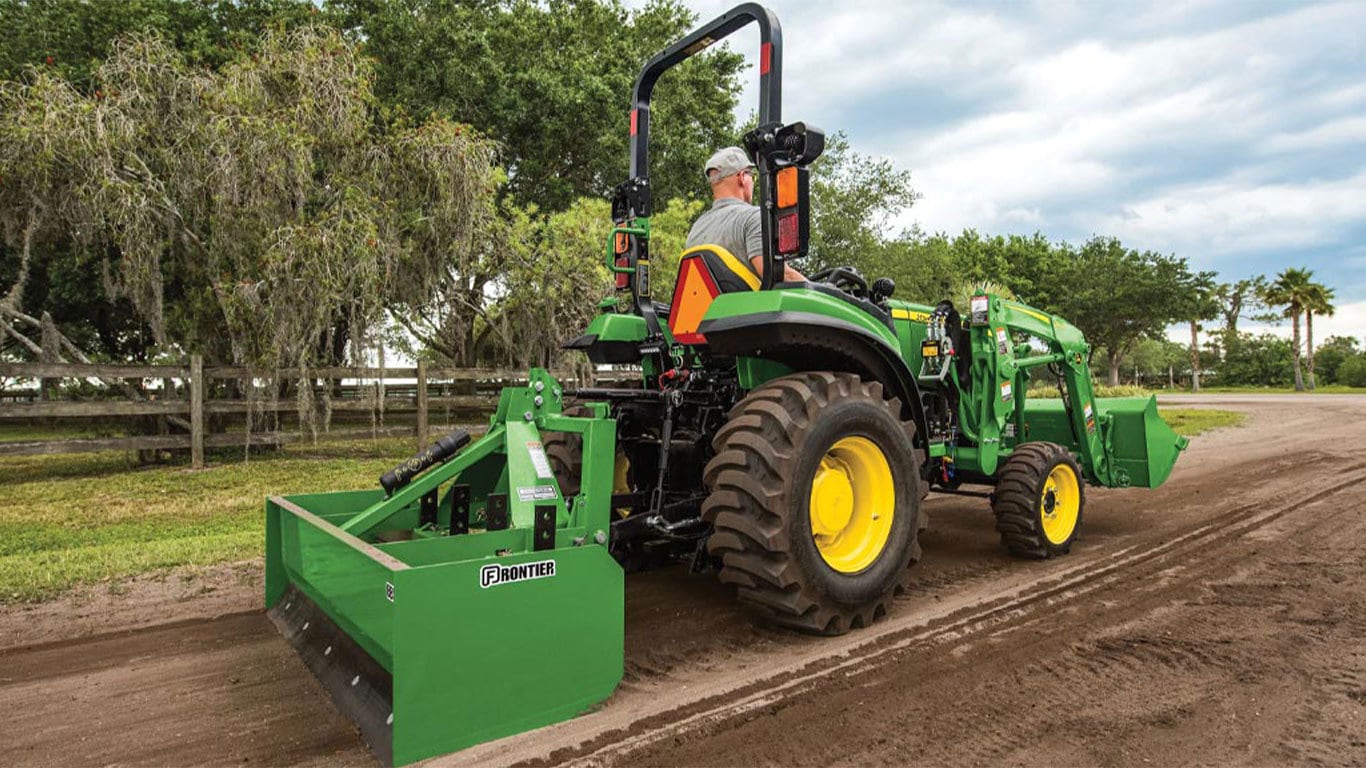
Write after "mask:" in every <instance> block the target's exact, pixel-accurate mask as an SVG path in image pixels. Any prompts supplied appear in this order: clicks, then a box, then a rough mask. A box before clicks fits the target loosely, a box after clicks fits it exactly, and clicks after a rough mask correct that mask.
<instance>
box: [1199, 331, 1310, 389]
mask: <svg viewBox="0 0 1366 768" xmlns="http://www.w3.org/2000/svg"><path fill="white" fill-rule="evenodd" d="M1293 356H1294V353H1293V351H1292V348H1291V342H1290V340H1289V339H1282V338H1280V337H1279V336H1275V335H1272V334H1269V333H1266V334H1261V335H1258V336H1254V335H1252V334H1250V333H1242V334H1239V335H1238V339H1237V343H1235V344H1234V345H1233V346H1232V347H1231V348H1229V349H1227V350H1225V358H1224V361H1223V364H1222V365H1221V366H1220V369H1219V375H1218V379H1217V382H1218V385H1219V386H1240V385H1252V386H1272V387H1278V386H1284V385H1286V384H1290V383H1293V382H1294V380H1295V378H1294V360H1293Z"/></svg>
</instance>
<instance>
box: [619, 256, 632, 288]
mask: <svg viewBox="0 0 1366 768" xmlns="http://www.w3.org/2000/svg"><path fill="white" fill-rule="evenodd" d="M617 266H618V267H627V266H630V260H629V259H627V258H626V257H625V256H622V257H621V258H619V259H617ZM630 277H631V273H630V272H618V273H617V287H618V288H626V287H627V285H628V283H627V280H629V279H630Z"/></svg>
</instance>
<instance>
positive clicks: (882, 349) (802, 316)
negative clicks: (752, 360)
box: [698, 310, 929, 446]
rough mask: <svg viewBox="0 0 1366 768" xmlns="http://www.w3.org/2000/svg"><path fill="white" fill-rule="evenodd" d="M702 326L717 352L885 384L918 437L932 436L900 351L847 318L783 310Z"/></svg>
mask: <svg viewBox="0 0 1366 768" xmlns="http://www.w3.org/2000/svg"><path fill="white" fill-rule="evenodd" d="M698 330H699V331H700V332H701V333H702V334H704V335H705V336H706V337H707V345H708V347H710V349H711V351H712V352H713V353H716V354H722V355H735V356H748V357H759V358H764V359H767V360H773V361H776V362H779V363H782V364H784V365H786V366H788V367H789V368H791V369H792V370H794V371H846V372H849V373H856V374H858V375H859V376H861V377H863V378H864V379H866V380H868V381H877V382H881V383H882V385H883V386H884V387H886V388H887V389H888V390H889V391H890V392H891V393H892V394H895V395H896V396H897V397H898V398H899V399H900V400H901V416H902V418H903V419H910V420H912V421H914V422H915V425H916V427H917V429H916V441H917V444H918V445H922V446H923V443H924V441H925V435H927V434H929V430H928V426H929V425H928V424H926V423H925V410H924V407H923V405H922V404H921V402H920V387H919V386H918V385H917V384H916V380H915V375H914V374H913V373H911V371H910V369H909V368H908V367H907V366H906V363H905V361H904V360H903V359H902V357H901V354H900V352H899V351H898V350H897V349H896V348H895V347H893V346H892V345H891V344H889V343H888V342H887V341H886V340H885V339H883V338H881V337H879V336H878V335H877V334H874V333H872V332H871V331H869V330H868V329H866V328H862V327H860V326H858V325H855V324H854V323H851V322H849V321H847V320H841V319H839V318H832V317H830V316H828V315H821V314H815V313H811V312H797V311H790V310H778V311H774V312H755V313H750V314H743V315H732V316H730V317H721V318H716V319H712V320H704V321H703V322H702V324H701V326H700V327H699V328H698Z"/></svg>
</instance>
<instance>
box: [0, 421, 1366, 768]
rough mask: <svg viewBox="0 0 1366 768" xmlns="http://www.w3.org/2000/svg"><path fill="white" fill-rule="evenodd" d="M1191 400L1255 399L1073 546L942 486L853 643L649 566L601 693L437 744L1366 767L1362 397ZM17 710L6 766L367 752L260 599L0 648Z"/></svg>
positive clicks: (1, 750) (1103, 496)
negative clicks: (890, 600)
mask: <svg viewBox="0 0 1366 768" xmlns="http://www.w3.org/2000/svg"><path fill="white" fill-rule="evenodd" d="M1174 404H1175V403H1174ZM1179 404H1182V405H1184V404H1191V405H1195V404H1200V405H1209V404H1213V405H1216V406H1217V407H1227V408H1234V409H1239V410H1245V411H1247V412H1248V413H1249V414H1250V415H1251V417H1250V419H1249V423H1248V425H1247V426H1245V427H1243V428H1239V429H1230V430H1222V431H1217V432H1214V433H1210V434H1208V435H1205V436H1202V437H1201V438H1199V439H1197V440H1196V441H1194V443H1193V445H1192V446H1191V448H1190V450H1189V451H1188V452H1187V453H1186V455H1185V456H1183V458H1182V459H1181V462H1180V463H1179V464H1178V466H1177V470H1176V472H1175V474H1174V475H1173V477H1172V480H1171V481H1170V482H1169V483H1168V484H1167V485H1166V486H1164V487H1163V488H1161V489H1159V490H1157V491H1138V490H1129V491H1104V490H1094V489H1093V490H1092V491H1091V492H1090V494H1089V496H1088V501H1087V510H1086V514H1087V517H1086V520H1085V523H1084V529H1083V540H1082V542H1081V543H1080V544H1079V545H1078V546H1077V548H1076V549H1075V550H1074V551H1073V554H1072V555H1071V556H1069V557H1065V558H1060V559H1058V560H1055V561H1050V562H1044V563H1035V562H1022V561H1016V560H1012V559H1010V558H1009V557H1007V556H1005V555H1004V554H1003V553H1002V551H1001V550H1000V548H999V545H998V543H997V540H996V535H995V532H994V531H993V529H992V524H991V517H990V514H989V513H988V512H987V510H986V509H985V507H984V506H983V504H984V503H983V502H981V501H977V500H972V499H963V498H952V497H931V499H930V501H929V502H928V508H929V510H930V515H931V524H930V530H929V531H928V532H927V533H926V535H925V550H926V557H925V560H924V561H923V563H922V564H921V565H920V566H919V567H918V568H917V569H916V575H917V578H916V586H915V588H914V589H913V590H912V591H911V592H910V593H909V594H907V595H906V596H905V597H903V598H901V599H900V600H899V601H898V603H897V605H896V607H895V610H894V611H893V612H892V615H891V616H890V617H889V618H888V619H887V620H886V621H883V622H880V623H878V624H876V625H875V626H873V627H872V628H870V629H868V630H864V631H862V632H856V633H853V634H851V635H847V636H844V637H841V638H835V639H815V638H806V637H795V636H792V635H789V634H786V633H783V632H779V631H770V630H765V629H760V628H755V627H753V626H752V625H750V624H749V622H748V621H747V620H746V619H745V616H744V614H743V613H742V612H741V611H740V610H739V609H738V608H737V607H736V606H735V604H734V601H733V600H731V599H730V597H729V596H728V595H727V593H726V591H725V590H724V589H723V588H721V587H720V586H718V585H717V584H716V583H715V581H714V580H713V579H711V578H710V577H707V576H690V575H688V574H686V573H683V572H682V571H681V570H680V571H660V572H654V573H649V574H643V575H638V576H633V577H632V578H630V579H628V581H627V584H628V588H627V592H628V594H627V606H628V607H627V649H626V651H627V662H626V664H627V668H626V679H625V681H624V682H623V685H622V686H621V688H620V689H619V691H618V693H617V694H616V695H615V696H614V697H613V698H612V700H610V701H609V702H608V703H607V705H606V706H604V707H603V708H601V709H600V710H598V711H596V712H594V713H592V714H589V715H587V716H584V717H580V718H578V719H575V720H572V721H569V722H567V723H562V724H559V725H556V726H552V727H549V728H545V729H541V730H539V731H535V732H532V733H527V734H522V735H520V736H517V737H513V738H509V739H505V740H503V741H500V742H495V743H492V744H487V745H481V746H479V747H475V748H472V749H470V750H466V751H465V752H462V753H460V754H459V755H456V756H453V757H450V758H445V759H442V760H439V761H436V762H438V763H440V764H451V765H455V764H460V765H470V764H487V765H497V764H508V763H517V762H525V763H531V764H549V763H561V762H569V763H577V764H592V765H598V764H629V765H636V764H644V765H673V764H708V765H715V764H782V765H788V764H841V765H847V764H868V763H898V764H900V763H906V762H912V761H914V762H921V763H930V764H944V763H953V764H1001V763H1009V764H1029V765H1050V766H1051V765H1059V764H1092V763H1107V764H1116V763H1117V764H1132V765H1145V764H1155V765H1163V764H1190V763H1203V764H1208V763H1216V764H1217V763H1238V764H1285V763H1315V764H1320V763H1321V764H1343V765H1360V764H1363V763H1366V483H1364V482H1363V481H1366V397H1353V396H1343V397H1335V396H1319V397H1314V398H1312V399H1300V398H1296V399H1288V398H1284V397H1265V398H1246V397H1244V396H1235V397H1218V396H1216V397H1213V398H1207V399H1201V400H1194V399H1188V398H1183V399H1181V400H1180V401H1179ZM250 598H251V596H250V595H246V594H245V593H244V597H243V599H244V600H246V599H250ZM49 618H50V617H49ZM103 628H106V629H107V626H106V627H103ZM0 705H3V708H4V710H5V711H6V713H7V715H6V718H5V726H4V731H5V734H4V735H5V738H4V739H0V762H3V763H5V764H16V763H23V764H62V765H69V764H91V763H100V764H103V763H113V762H118V763H121V764H136V765H147V764H167V763H212V764H227V763H234V764H238V765H241V764H257V763H267V764H274V763H324V762H325V763H329V764H334V763H338V762H341V763H360V764H364V763H367V762H368V761H369V760H370V758H369V757H368V755H367V753H366V752H365V750H364V748H363V746H362V745H361V744H360V743H359V741H358V740H357V738H356V736H355V735H354V733H353V731H352V730H351V729H350V728H349V726H348V725H347V724H346V723H345V722H344V721H342V720H341V718H340V717H339V716H338V715H337V714H336V713H335V712H334V711H333V710H332V709H331V707H330V705H329V704H328V702H327V701H326V699H325V697H324V696H323V694H322V692H321V689H320V688H319V687H318V686H317V685H316V683H315V682H314V681H313V679H312V678H311V677H310V676H309V674H308V672H307V670H306V669H305V668H304V667H303V665H302V664H301V663H300V662H298V661H297V660H296V659H295V658H294V657H293V656H292V654H291V652H290V651H289V649H288V647H287V646H286V645H285V643H284V641H283V640H280V639H279V638H277V637H276V636H275V634H274V630H273V629H272V628H271V626H270V625H269V622H268V621H266V619H265V618H264V617H263V616H262V615H260V614H259V613H246V614H240V615H230V616H226V617H223V618H218V619H211V620H203V619H200V620H193V621H187V622H184V623H182V624H178V625H170V626H164V627H155V628H149V629H138V630H132V631H127V632H122V633H108V632H106V633H105V634H100V635H96V636H93V637H88V638H83V639H75V640H69V641H63V642H57V643H47V644H45V645H40V646H30V647H21V648H14V649H11V650H7V651H0Z"/></svg>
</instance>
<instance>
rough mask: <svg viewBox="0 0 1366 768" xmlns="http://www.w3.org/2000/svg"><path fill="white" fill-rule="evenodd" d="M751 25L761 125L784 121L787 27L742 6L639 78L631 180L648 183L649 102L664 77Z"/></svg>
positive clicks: (660, 57) (659, 58)
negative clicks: (756, 32)
mask: <svg viewBox="0 0 1366 768" xmlns="http://www.w3.org/2000/svg"><path fill="white" fill-rule="evenodd" d="M751 22H754V23H756V24H758V25H759V125H766V124H768V123H776V122H778V121H780V120H782V104H783V87H782V83H783V30H782V27H781V26H780V25H779V24H778V17H777V16H775V15H773V12H772V11H770V10H769V9H767V8H765V7H763V6H762V5H759V4H758V3H744V4H743V5H737V6H735V7H734V8H732V9H730V10H729V11H726V12H725V13H723V14H721V15H720V16H718V17H716V18H715V19H712V20H711V21H709V22H707V23H706V24H703V25H702V26H700V27H698V28H697V29H695V30H693V31H692V32H690V33H688V35H687V36H686V37H684V38H683V39H681V40H679V41H678V42H676V43H674V44H673V45H671V46H669V47H668V48H665V49H664V50H663V51H661V52H660V53H658V54H656V55H655V57H654V58H652V59H650V60H649V61H648V62H646V64H645V68H644V69H642V70H641V72H640V77H638V78H636V87H635V91H634V93H633V94H632V98H631V173H630V175H631V178H639V179H646V178H649V174H650V163H649V159H650V97H651V96H652V95H653V94H654V90H655V83H656V82H658V81H659V77H660V75H662V74H664V73H665V72H666V71H668V70H669V69H670V68H672V67H674V66H676V65H678V64H679V63H681V62H682V61H684V60H685V59H687V58H688V57H690V56H692V55H694V54H697V53H700V52H701V51H703V50H706V49H707V48H709V47H711V46H712V45H714V44H716V43H717V42H720V41H721V40H722V39H723V38H725V37H726V36H727V35H729V34H731V33H732V32H735V31H736V30H738V29H741V28H743V27H745V26H746V25H748V24H749V23H751ZM638 213H639V212H638ZM644 215H648V214H644Z"/></svg>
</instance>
